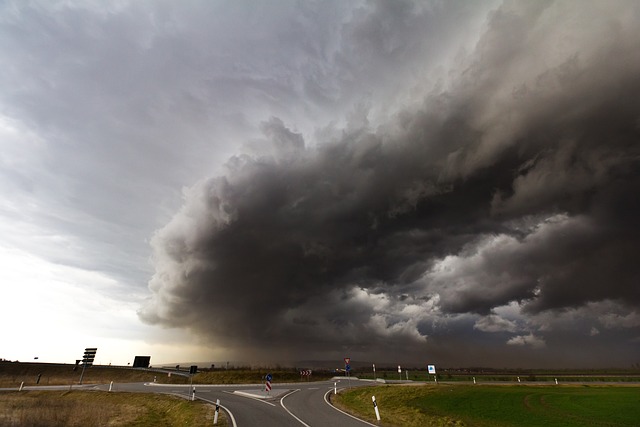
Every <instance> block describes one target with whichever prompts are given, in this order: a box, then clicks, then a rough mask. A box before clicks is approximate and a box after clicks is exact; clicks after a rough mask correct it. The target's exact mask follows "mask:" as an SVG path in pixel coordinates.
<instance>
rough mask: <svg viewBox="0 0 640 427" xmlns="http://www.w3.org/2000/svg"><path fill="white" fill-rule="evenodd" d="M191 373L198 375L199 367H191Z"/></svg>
mask: <svg viewBox="0 0 640 427" xmlns="http://www.w3.org/2000/svg"><path fill="white" fill-rule="evenodd" d="M189 373H190V374H191V375H193V374H197V373H198V365H191V367H190V368H189Z"/></svg>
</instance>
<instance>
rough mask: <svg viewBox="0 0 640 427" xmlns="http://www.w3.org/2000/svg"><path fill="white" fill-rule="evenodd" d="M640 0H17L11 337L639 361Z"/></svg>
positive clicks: (4, 70) (237, 350) (326, 353)
mask: <svg viewBox="0 0 640 427" xmlns="http://www.w3.org/2000/svg"><path fill="white" fill-rule="evenodd" d="M638 28H640V3H638V2H637V1H635V0H629V1H624V0H617V1H609V2H602V1H600V0H597V1H595V0H594V1H588V0H585V1H580V2H571V1H558V2H554V1H505V2H499V1H484V2H479V1H426V0H425V1H405V0H394V1H382V0H380V1H343V0H336V1H287V0H278V1H264V2H255V1H221V0H220V1H218V0H216V1H189V2H174V1H126V0H122V1H113V2H104V1H101V0H96V1H75V0H65V1H51V0H47V1H44V0H43V1H29V2H26V1H21V0H14V1H11V0H8V1H4V2H1V3H0V63H1V64H2V66H1V67H0V290H1V292H2V294H1V298H0V301H1V302H0V305H1V307H0V323H1V324H2V327H1V328H0V358H5V359H10V360H16V359H17V360H21V361H29V360H33V358H34V357H39V359H40V360H44V361H52V362H73V361H74V360H75V359H77V358H79V357H81V355H82V352H83V350H84V348H85V347H98V354H97V362H98V363H114V364H126V363H127V362H130V361H132V360H133V356H134V355H151V357H152V363H154V362H155V363H170V362H179V361H224V360H231V361H235V362H238V363H240V362H248V363H271V362H276V363H287V362H291V361H296V360H311V359H325V360H333V359H335V360H338V361H340V360H342V358H343V357H351V358H352V359H353V360H354V361H358V360H360V361H368V362H378V363H384V362H389V363H396V362H397V363H405V364H406V363H409V364H416V365H418V366H422V365H426V364H427V363H434V364H437V365H440V366H495V367H570V366H574V367H608V366H619V367H630V366H632V365H633V364H638V363H640V262H639V261H640V258H639V255H638V254H640V220H639V218H640V77H639V76H640V48H639V46H640V31H638Z"/></svg>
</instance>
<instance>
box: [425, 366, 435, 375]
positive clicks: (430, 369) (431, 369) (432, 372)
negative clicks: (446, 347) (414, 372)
mask: <svg viewBox="0 0 640 427" xmlns="http://www.w3.org/2000/svg"><path fill="white" fill-rule="evenodd" d="M427 371H429V373H430V374H435V373H436V365H427Z"/></svg>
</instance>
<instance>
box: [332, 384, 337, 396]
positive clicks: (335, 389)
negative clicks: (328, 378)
mask: <svg viewBox="0 0 640 427" xmlns="http://www.w3.org/2000/svg"><path fill="white" fill-rule="evenodd" d="M333 394H338V383H333Z"/></svg>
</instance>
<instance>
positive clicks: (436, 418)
mask: <svg viewBox="0 0 640 427" xmlns="http://www.w3.org/2000/svg"><path fill="white" fill-rule="evenodd" d="M372 395H375V396H376V401H377V403H378V408H379V410H380V413H381V418H382V423H381V425H386V426H406V427H412V426H460V427H462V426H477V427H503V426H504V427H506V426H513V427H516V426H517V427H538V426H564V427H572V426H576V427H578V426H581V427H582V426H608V427H614V426H638V425H640V387H619V386H466V385H454V386H451V385H440V386H434V385H428V386H377V387H367V388H362V389H353V390H349V391H346V392H343V393H340V394H339V395H338V396H337V397H335V398H334V399H335V402H336V404H337V405H338V406H339V407H343V408H346V409H348V410H350V411H351V412H353V413H355V414H357V415H358V416H361V417H362V418H364V419H367V420H369V421H373V422H375V415H374V410H373V405H372V402H371V396H372Z"/></svg>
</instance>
